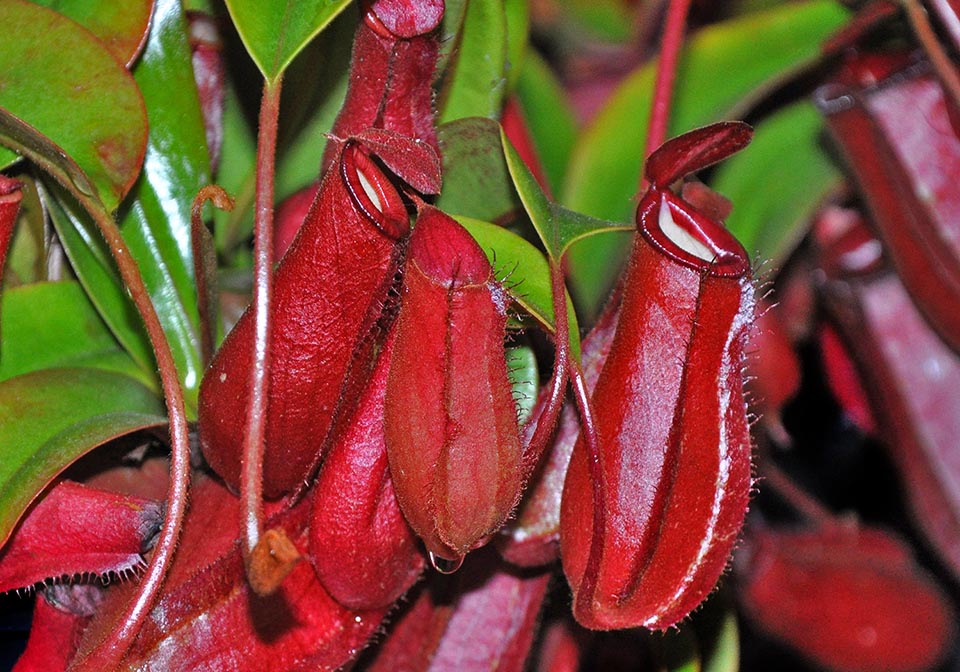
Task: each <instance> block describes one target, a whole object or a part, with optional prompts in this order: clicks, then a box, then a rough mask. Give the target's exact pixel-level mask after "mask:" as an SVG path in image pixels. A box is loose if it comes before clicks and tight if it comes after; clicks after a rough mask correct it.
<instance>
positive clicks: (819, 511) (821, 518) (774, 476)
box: [761, 459, 834, 525]
mask: <svg viewBox="0 0 960 672" xmlns="http://www.w3.org/2000/svg"><path fill="white" fill-rule="evenodd" d="M761 476H762V480H763V481H765V482H766V483H768V484H769V485H770V487H772V488H773V489H774V490H776V491H777V494H779V495H780V497H781V498H782V499H783V500H784V501H785V502H786V503H787V504H789V505H790V506H791V507H792V508H793V509H794V510H795V511H796V512H797V513H799V514H800V515H801V516H803V517H804V518H806V519H807V521H808V522H811V523H814V524H817V525H829V524H831V521H832V520H833V518H834V516H833V514H832V513H830V511H829V510H828V509H827V508H826V507H825V506H824V505H823V504H821V503H820V502H818V501H817V500H816V499H814V498H813V497H811V496H810V495H809V493H807V492H806V491H805V490H804V489H803V488H801V487H800V486H799V485H797V484H796V483H794V482H793V479H791V478H790V477H789V476H787V475H786V474H785V473H783V471H781V470H780V467H778V466H777V465H775V464H774V463H773V461H772V460H770V459H767V460H765V461H764V463H763V469H762V474H761Z"/></svg>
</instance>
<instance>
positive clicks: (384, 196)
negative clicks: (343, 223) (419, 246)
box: [340, 141, 410, 240]
mask: <svg viewBox="0 0 960 672" xmlns="http://www.w3.org/2000/svg"><path fill="white" fill-rule="evenodd" d="M340 175H341V176H342V177H343V181H344V184H346V186H347V191H348V192H349V193H350V200H351V201H352V202H353V205H354V206H355V207H356V208H357V209H358V210H359V211H360V212H361V213H363V215H364V216H365V217H366V218H367V219H368V220H370V222H371V223H372V224H373V225H374V226H376V227H377V228H378V229H380V231H382V232H383V233H384V235H386V236H388V237H389V238H391V239H393V240H399V239H400V238H403V237H404V236H405V235H407V233H408V232H409V230H410V218H409V216H408V215H407V208H406V206H405V205H404V203H403V199H402V198H401V197H400V192H398V191H397V189H396V187H394V186H393V184H392V183H391V182H390V179H389V178H388V177H387V176H386V175H385V174H384V173H383V171H381V170H380V168H379V167H378V166H377V165H376V164H375V163H374V162H373V159H371V158H370V157H369V156H368V155H367V153H366V152H365V151H364V150H363V149H362V148H361V147H360V145H358V144H357V143H355V142H352V141H351V142H349V143H348V144H347V146H346V147H344V149H343V158H342V159H341V161H340Z"/></svg>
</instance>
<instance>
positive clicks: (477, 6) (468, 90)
mask: <svg viewBox="0 0 960 672" xmlns="http://www.w3.org/2000/svg"><path fill="white" fill-rule="evenodd" d="M459 39H460V47H459V49H458V51H457V53H456V61H455V62H453V61H451V63H450V64H449V65H448V69H447V73H446V76H445V78H444V82H443V87H442V89H441V91H440V95H439V98H440V100H439V104H438V108H439V121H440V123H446V122H448V121H453V120H454V119H462V118H464V117H489V118H491V119H499V118H500V111H501V110H502V109H503V97H504V95H505V94H506V89H507V79H506V67H507V19H506V16H505V14H504V9H503V0H470V2H469V3H468V4H467V11H466V15H465V16H464V21H463V30H462V33H461V35H460V38H459Z"/></svg>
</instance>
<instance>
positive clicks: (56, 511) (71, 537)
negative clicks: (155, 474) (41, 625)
mask: <svg viewBox="0 0 960 672" xmlns="http://www.w3.org/2000/svg"><path fill="white" fill-rule="evenodd" d="M162 520H163V509H162V506H161V505H160V504H159V503H158V502H154V501H152V500H146V499H141V498H139V497H128V496H124V495H116V494H113V493H110V492H105V491H103V490H95V489H93V488H88V487H85V486H83V485H80V484H79V483H72V482H70V481H63V482H61V483H59V484H58V485H57V486H56V487H54V488H53V489H52V490H50V492H49V493H47V495H46V496H45V497H43V499H41V500H40V501H39V502H38V503H37V504H36V506H34V507H33V508H32V509H30V511H29V512H28V513H27V514H26V516H25V517H24V518H23V520H21V522H20V525H19V527H18V528H17V530H16V531H15V532H14V534H13V536H12V537H11V538H10V540H9V541H8V542H7V544H6V545H5V546H4V547H3V550H0V592H5V591H8V590H12V589H14V588H25V587H30V586H33V585H34V584H36V583H40V582H42V581H44V580H45V579H60V578H61V577H65V578H67V579H72V578H74V577H76V576H88V577H89V576H95V577H96V576H107V577H109V576H110V575H124V574H126V573H128V572H130V571H131V570H132V569H134V568H136V567H138V566H139V565H140V564H141V563H142V562H143V559H142V557H141V555H140V554H141V553H142V552H143V551H145V550H146V549H147V548H148V544H149V543H150V542H152V540H153V538H154V536H155V535H156V533H157V532H158V531H159V529H160V524H161V522H162Z"/></svg>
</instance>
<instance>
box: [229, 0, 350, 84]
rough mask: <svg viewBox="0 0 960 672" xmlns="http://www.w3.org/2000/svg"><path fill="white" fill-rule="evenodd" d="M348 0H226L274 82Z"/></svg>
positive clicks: (256, 60)
mask: <svg viewBox="0 0 960 672" xmlns="http://www.w3.org/2000/svg"><path fill="white" fill-rule="evenodd" d="M348 4H350V2H349V0H227V9H228V10H230V17H231V18H232V19H233V23H234V24H235V25H236V27H237V32H238V33H239V34H240V39H241V40H243V44H244V46H246V48H247V51H248V52H249V53H250V56H251V57H252V58H253V61H254V63H256V64H257V67H258V68H260V72H262V73H263V76H264V77H265V78H266V79H267V80H270V81H275V80H276V79H277V78H278V77H279V76H280V75H281V74H283V71H284V70H285V69H286V68H287V66H288V65H289V64H290V61H292V60H293V58H294V56H296V55H297V54H298V53H300V50H301V49H303V48H304V47H305V46H306V45H307V43H308V42H309V41H310V40H311V39H313V37H314V36H315V35H316V34H317V33H319V32H320V31H321V30H323V29H324V28H325V27H326V25H327V24H328V23H330V22H331V21H332V20H333V19H334V17H336V16H337V14H339V13H340V12H342V11H343V10H344V8H345V7H346V6H347V5H348Z"/></svg>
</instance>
